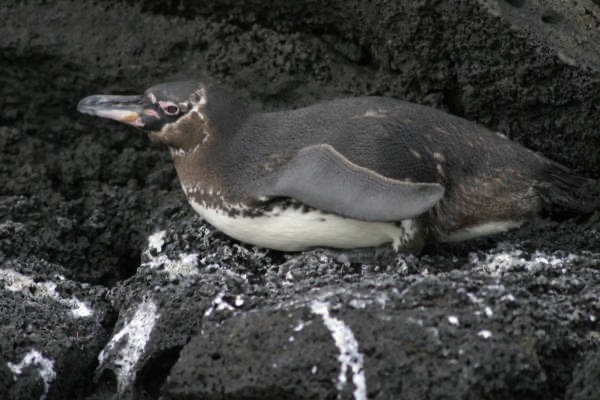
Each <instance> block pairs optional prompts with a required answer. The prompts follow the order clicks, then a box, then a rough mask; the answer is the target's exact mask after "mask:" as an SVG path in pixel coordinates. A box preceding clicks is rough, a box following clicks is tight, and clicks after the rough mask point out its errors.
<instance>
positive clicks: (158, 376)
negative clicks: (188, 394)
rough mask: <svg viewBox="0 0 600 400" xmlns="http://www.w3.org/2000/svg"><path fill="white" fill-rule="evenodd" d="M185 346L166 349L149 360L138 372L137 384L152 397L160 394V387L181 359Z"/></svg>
mask: <svg viewBox="0 0 600 400" xmlns="http://www.w3.org/2000/svg"><path fill="white" fill-rule="evenodd" d="M181 349H183V346H175V347H171V348H168V349H165V350H163V351H161V352H159V353H157V354H156V356H154V357H152V358H151V359H150V360H148V361H147V362H146V363H145V364H144V366H143V367H142V369H141V370H140V371H139V372H138V375H137V377H138V379H137V386H138V387H141V388H143V389H144V390H145V392H146V393H147V394H148V395H149V396H150V398H152V399H157V398H159V396H160V389H161V387H162V385H163V383H164V382H165V380H166V379H167V376H169V374H170V373H171V368H172V367H173V365H174V364H175V363H176V362H177V360H178V359H179V353H180V352H181Z"/></svg>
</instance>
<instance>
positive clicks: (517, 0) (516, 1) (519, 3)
mask: <svg viewBox="0 0 600 400" xmlns="http://www.w3.org/2000/svg"><path fill="white" fill-rule="evenodd" d="M504 1H505V2H506V3H507V4H509V5H511V6H513V7H516V8H521V7H523V5H525V0H504Z"/></svg>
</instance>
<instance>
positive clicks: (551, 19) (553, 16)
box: [542, 10, 563, 24]
mask: <svg viewBox="0 0 600 400" xmlns="http://www.w3.org/2000/svg"><path fill="white" fill-rule="evenodd" d="M562 19H563V16H562V15H560V14H559V13H557V12H556V11H554V10H547V11H546V12H544V14H543V15H542V22H543V23H545V24H558V23H559V22H560V21H562Z"/></svg>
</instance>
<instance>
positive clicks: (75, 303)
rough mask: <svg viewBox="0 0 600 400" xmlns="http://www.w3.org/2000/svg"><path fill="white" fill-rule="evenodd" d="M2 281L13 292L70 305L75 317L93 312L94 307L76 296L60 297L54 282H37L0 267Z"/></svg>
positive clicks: (0, 279) (62, 279) (87, 315)
mask: <svg viewBox="0 0 600 400" xmlns="http://www.w3.org/2000/svg"><path fill="white" fill-rule="evenodd" d="M58 278H59V279H60V280H61V281H64V280H65V278H64V277H61V276H59V277H58ZM0 282H4V288H5V289H7V290H9V291H11V292H23V291H24V292H25V293H27V295H28V296H33V297H38V298H43V297H48V298H51V299H52V300H54V301H57V302H58V303H60V304H62V305H64V306H66V307H68V308H69V309H70V310H71V315H72V316H73V317H75V318H84V317H90V316H91V315H92V314H93V311H92V309H91V308H90V307H88V305H87V304H85V302H83V301H81V300H79V299H78V298H76V297H75V296H73V297H71V298H63V297H60V295H59V294H58V292H57V291H56V288H57V285H56V283H54V282H36V281H34V280H33V279H32V278H30V277H28V276H26V275H23V274H21V273H19V272H17V271H14V270H12V269H0ZM31 289H35V290H31Z"/></svg>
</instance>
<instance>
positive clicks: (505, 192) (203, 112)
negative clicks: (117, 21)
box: [77, 81, 599, 252]
mask: <svg viewBox="0 0 600 400" xmlns="http://www.w3.org/2000/svg"><path fill="white" fill-rule="evenodd" d="M77 109H78V110H79V111H80V112H82V113H86V114H90V115H95V116H98V117H103V118H109V119H114V120H117V121H120V122H124V123H126V124H129V125H132V126H134V127H136V128H140V129H142V130H144V131H146V132H147V133H148V136H149V137H150V139H151V140H152V141H155V142H159V143H163V144H165V145H167V146H168V147H169V149H170V151H171V155H172V158H173V162H174V164H175V169H176V170H177V174H178V176H179V180H180V182H181V186H182V188H183V190H184V192H185V194H186V196H187V198H188V201H189V202H190V204H191V205H192V207H193V208H194V209H195V210H196V211H197V212H198V213H199V214H200V215H201V216H202V217H203V218H204V219H205V220H206V221H207V222H209V223H210V224H212V225H214V226H215V227H216V228H218V229H219V230H221V231H223V232H224V233H225V234H227V235H229V236H231V237H233V238H236V239H238V240H240V241H243V242H247V243H251V244H254V245H257V246H261V247H266V248H271V249H276V250H283V251H301V250H307V249H311V248H318V247H321V248H323V247H324V248H334V249H360V248H372V247H378V246H385V247H388V248H393V249H394V250H396V251H403V252H407V251H419V250H420V249H421V248H422V247H423V245H424V244H426V243H431V242H435V241H452V240H463V239H468V238H471V237H475V236H481V235H486V234H491V233H495V232H499V231H503V230H506V229H510V228H514V227H517V226H519V225H520V224H522V223H523V222H524V221H526V220H527V219H530V218H532V217H534V216H535V215H536V214H537V213H538V212H539V211H541V210H542V209H544V208H552V209H557V208H558V209H563V210H566V211H569V212H583V213H586V212H592V211H593V210H594V209H596V208H597V207H598V205H599V204H598V203H599V202H598V199H597V198H594V197H591V198H588V199H585V198H578V197H576V196H575V193H576V192H577V189H579V188H580V187H582V186H584V185H588V184H595V183H596V182H595V181H593V180H591V179H586V178H583V177H579V176H576V175H574V174H573V173H571V172H570V171H569V170H568V169H567V168H565V167H563V166H561V165H559V164H557V163H555V162H552V161H550V160H548V159H546V158H544V157H542V156H540V155H538V154H536V153H534V152H532V151H530V150H528V149H525V148H524V147H522V146H520V145H518V144H516V143H513V142H511V141H510V140H508V139H507V138H505V137H504V136H502V135H500V134H497V133H494V132H491V131H489V130H488V129H486V128H483V127H481V126H479V125H477V124H475V123H472V122H469V121H467V120H464V119H462V118H459V117H455V116H452V115H449V114H446V113H444V112H441V111H438V110H435V109H433V108H430V107H424V106H420V105H417V104H412V103H407V102H403V101H399V100H395V99H390V98H384V97H357V98H346V99H340V100H333V101H328V102H324V103H320V104H315V105H312V106H309V107H305V108H300V109H297V110H292V111H281V112H270V113H251V112H250V111H249V109H248V107H247V106H246V104H245V103H244V102H243V101H240V100H239V99H237V98H236V96H235V95H233V94H232V93H230V92H228V91H227V90H225V89H223V88H221V87H219V86H218V85H215V84H208V83H201V82H194V81H186V82H173V83H166V84H160V85H157V86H154V87H151V88H150V89H148V90H147V91H146V92H145V94H143V95H139V96H110V95H95V96H90V97H86V98H85V99H83V100H81V102H80V103H79V105H78V106H77ZM390 244H391V247H390V246H389V245H390Z"/></svg>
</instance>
